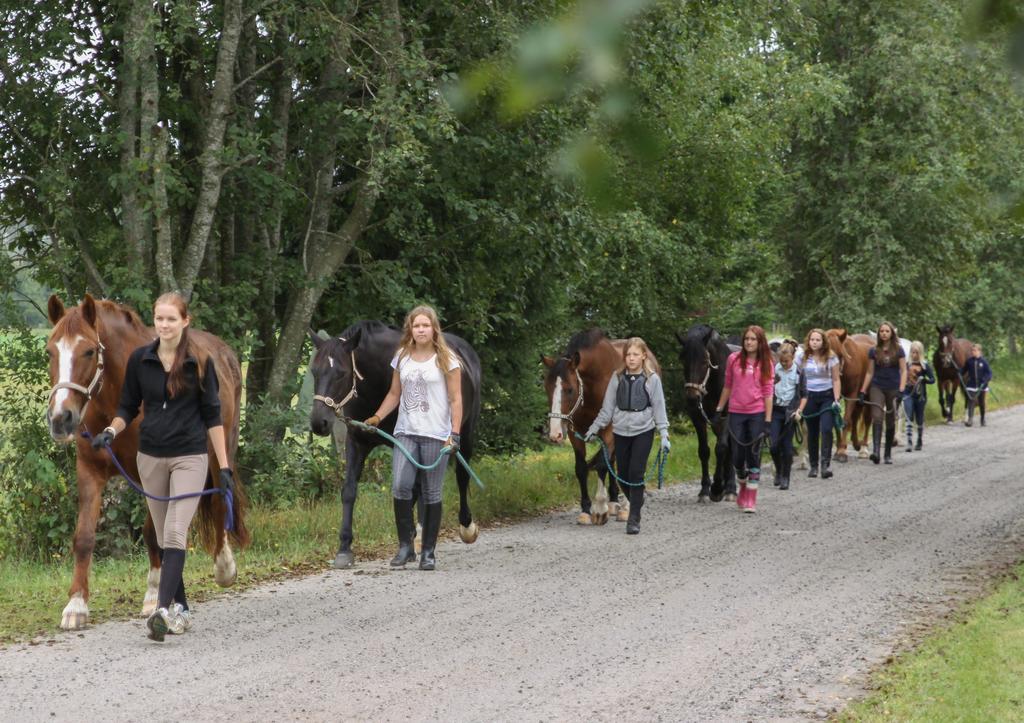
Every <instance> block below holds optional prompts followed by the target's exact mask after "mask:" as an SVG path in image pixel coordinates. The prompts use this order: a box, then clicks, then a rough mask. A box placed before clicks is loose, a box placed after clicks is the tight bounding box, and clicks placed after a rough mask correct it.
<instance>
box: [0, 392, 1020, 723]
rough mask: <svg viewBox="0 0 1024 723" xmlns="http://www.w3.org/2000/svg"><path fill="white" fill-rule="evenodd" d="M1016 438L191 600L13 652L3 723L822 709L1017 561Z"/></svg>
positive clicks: (950, 437)
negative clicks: (164, 618) (176, 613)
mask: <svg viewBox="0 0 1024 723" xmlns="http://www.w3.org/2000/svg"><path fill="white" fill-rule="evenodd" d="M1022 431H1024V407H1017V408H1013V409H1010V410H1006V411H1002V412H995V413H992V414H990V415H989V426H988V427H986V428H985V429H981V428H979V427H977V426H975V427H974V428H972V429H965V428H963V427H961V426H959V425H957V426H951V427H937V428H936V427H932V428H929V429H928V430H926V435H925V450H924V451H923V452H916V453H912V454H907V453H905V452H904V451H903V450H902V449H899V450H897V451H894V457H895V462H896V463H895V464H894V465H892V466H885V465H879V466H875V465H872V464H871V463H870V462H869V461H867V460H856V459H854V460H852V461H851V462H849V463H847V464H845V465H836V476H835V478H833V479H831V480H820V479H818V480H808V479H806V478H805V477H804V476H803V475H804V474H806V473H797V474H796V477H795V480H794V483H793V488H792V489H791V490H790V491H789V492H779V491H777V490H775V489H773V488H772V487H771V484H770V483H768V484H765V485H763V486H762V491H761V494H760V499H759V500H758V503H759V504H758V509H759V512H758V514H756V515H743V514H741V513H740V512H739V511H738V510H737V508H736V507H735V505H733V504H726V503H720V504H716V505H698V504H697V502H696V497H697V494H696V492H697V487H696V485H695V484H692V483H691V484H683V485H676V486H674V487H672V488H671V489H666V490H663V491H653V492H652V493H651V494H650V495H649V497H648V500H647V504H646V506H645V508H644V518H643V531H642V533H641V534H640V535H639V536H636V537H633V536H626V535H625V534H624V532H625V531H624V525H623V523H616V522H609V523H608V525H607V526H606V527H603V528H583V527H577V526H576V525H575V524H574V518H575V513H574V512H572V511H567V512H562V513H556V514H551V515H548V516H544V517H541V518H538V519H535V520H533V521H530V522H527V523H524V524H518V525H514V526H509V527H505V528H501V529H496V530H484V531H483V533H482V534H481V536H480V540H479V541H478V542H477V543H476V544H475V545H463V544H462V543H459V542H446V543H444V544H442V545H441V546H440V547H439V549H438V563H439V569H438V571H437V572H434V573H423V572H419V571H418V570H407V571H396V572H392V571H390V570H388V569H387V563H386V561H384V562H382V561H371V562H365V561H364V562H360V563H359V564H358V567H357V569H355V570H351V571H331V572H326V573H323V574H321V575H317V576H313V577H309V578H305V579H300V580H293V581H287V582H282V583H279V584H275V585H270V586H267V587H263V588H260V589H257V590H253V591H249V592H245V593H241V594H234V595H229V596H226V597H224V598H222V599H219V600H216V601H214V602H208V603H204V604H202V605H200V606H199V607H198V608H197V609H196V611H195V625H194V627H193V630H192V631H191V632H189V633H188V634H187V635H185V636H181V637H177V638H175V637H173V636H169V637H168V639H167V642H165V643H163V644H159V643H154V642H151V641H149V640H147V639H146V637H145V635H144V625H143V623H142V621H141V620H139V621H132V622H123V623H108V624H105V625H101V626H98V627H95V628H90V629H88V630H86V631H84V632H81V633H68V634H61V635H58V636H57V637H56V638H55V642H52V643H44V644H35V645H27V644H26V645H16V646H11V647H8V648H7V649H4V650H2V651H0V719H3V720H17V721H29V720H46V721H51V720H82V719H85V720H99V719H105V720H140V719H143V718H145V719H148V720H151V721H178V720H188V719H199V720H217V721H220V720H224V721H227V720H232V721H235V720H256V719H261V720H285V719H288V720H296V719H299V720H367V721H384V720H389V721H390V720H444V721H490V720H509V721H511V720H515V721H551V720H558V721H564V720H609V721H610V720H616V721H621V720H627V721H632V720H642V721H646V720H667V721H682V720H686V721H713V720H722V721H742V720H805V719H808V718H811V719H813V718H819V717H825V716H826V715H827V714H828V713H830V712H832V711H834V710H836V709H839V708H841V707H842V706H843V705H844V704H845V702H846V701H847V700H848V699H849V698H850V697H852V696H857V695H860V694H862V692H863V687H864V684H865V682H866V680H867V674H868V673H869V672H870V670H871V669H872V668H873V667H875V666H877V665H879V664H880V663H882V662H884V661H885V660H886V658H887V657H888V656H889V655H890V654H891V653H892V652H893V651H894V650H897V649H900V648H901V647H902V646H905V645H906V644H907V641H908V640H912V639H913V638H914V637H915V636H916V635H919V634H920V631H921V630H922V629H924V628H925V627H927V625H928V624H929V623H932V622H934V621H935V620H936V619H937V618H938V617H941V616H942V615H944V614H945V613H946V612H948V611H949V610H950V609H951V607H952V606H953V605H955V604H956V602H957V601H959V600H962V599H963V598H964V597H965V596H967V595H970V594H972V593H975V592H977V591H978V590H979V589H980V588H982V587H983V586H984V580H985V579H986V578H987V577H989V576H990V575H991V573H992V571H993V570H998V569H1002V568H1004V567H1005V566H1006V565H1007V564H1009V563H1010V562H1012V561H1015V560H1017V559H1020V558H1021V557H1022V556H1024V553H1022V550H1024V544H1022V539H1024V536H1022V531H1024V522H1022V519H1024V496H1022V495H1021V494H1020V491H1021V487H1022V485H1021V480H1020V467H1021V459H1022V457H1021V454H1020V451H1019V444H1020V438H1021V432H1022ZM570 465H571V459H570V455H569V453H568V452H566V469H567V470H568V469H569V468H570ZM240 574H242V575H244V574H245V569H244V566H243V567H241V569H240ZM140 581H141V578H140ZM139 595H140V601H141V595H142V591H141V590H140V593H139ZM63 604H64V601H63V600H55V601H54V603H53V610H54V616H55V617H56V616H58V615H59V613H60V608H61V606H62V605H63Z"/></svg>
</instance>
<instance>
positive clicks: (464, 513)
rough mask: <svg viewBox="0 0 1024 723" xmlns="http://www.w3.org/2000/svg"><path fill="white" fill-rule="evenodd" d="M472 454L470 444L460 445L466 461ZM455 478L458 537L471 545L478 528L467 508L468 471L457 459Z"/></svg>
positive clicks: (478, 532)
mask: <svg viewBox="0 0 1024 723" xmlns="http://www.w3.org/2000/svg"><path fill="white" fill-rule="evenodd" d="M472 454H473V448H472V444H466V445H465V446H463V447H462V456H463V457H464V458H465V460H466V461H467V462H469V460H470V458H471V457H472ZM455 480H456V481H457V482H458V484H459V537H460V538H461V539H462V541H463V542H465V543H466V544H467V545H471V544H473V543H474V542H476V539H477V538H478V537H479V536H480V528H479V527H477V524H476V522H474V521H473V513H472V512H471V511H470V509H469V472H467V471H466V469H465V468H464V467H463V466H462V465H461V464H459V462H458V460H456V461H455Z"/></svg>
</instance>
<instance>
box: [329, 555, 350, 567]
mask: <svg viewBox="0 0 1024 723" xmlns="http://www.w3.org/2000/svg"><path fill="white" fill-rule="evenodd" d="M354 563H355V557H354V556H353V555H352V553H351V552H339V553H338V554H337V555H335V556H334V563H333V564H332V565H331V567H333V568H334V569H335V570H347V569H349V568H350V567H352V565H353V564H354Z"/></svg>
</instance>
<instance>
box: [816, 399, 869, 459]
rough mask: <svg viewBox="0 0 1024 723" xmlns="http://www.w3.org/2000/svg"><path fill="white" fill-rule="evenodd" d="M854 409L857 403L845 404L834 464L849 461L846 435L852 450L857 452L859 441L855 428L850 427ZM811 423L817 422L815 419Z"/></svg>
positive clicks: (854, 412)
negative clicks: (848, 437)
mask: <svg viewBox="0 0 1024 723" xmlns="http://www.w3.org/2000/svg"><path fill="white" fill-rule="evenodd" d="M856 407H857V402H847V404H846V410H845V411H844V412H843V428H842V429H841V430H839V434H838V435H837V437H838V439H837V440H836V453H835V455H834V458H835V460H836V462H848V461H849V459H850V458H849V456H848V455H847V454H846V447H847V441H846V440H847V435H849V436H850V438H851V439H852V440H853V448H854V449H858V450H859V449H860V440H858V439H857V430H856V428H851V427H850V424H851V423H852V422H853V420H854V419H855V418H856V414H857V412H856ZM812 421H814V422H817V421H818V420H816V419H815V420H812Z"/></svg>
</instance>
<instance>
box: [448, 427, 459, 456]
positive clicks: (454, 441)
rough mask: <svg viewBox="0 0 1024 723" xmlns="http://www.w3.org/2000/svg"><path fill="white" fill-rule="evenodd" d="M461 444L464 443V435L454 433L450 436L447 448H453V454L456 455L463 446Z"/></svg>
mask: <svg viewBox="0 0 1024 723" xmlns="http://www.w3.org/2000/svg"><path fill="white" fill-rule="evenodd" d="M461 443H462V435H461V434H459V433H458V432H452V433H451V434H450V435H449V436H448V442H447V444H446V446H448V447H451V448H452V454H455V453H456V452H458V451H459V447H460V446H461Z"/></svg>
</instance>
